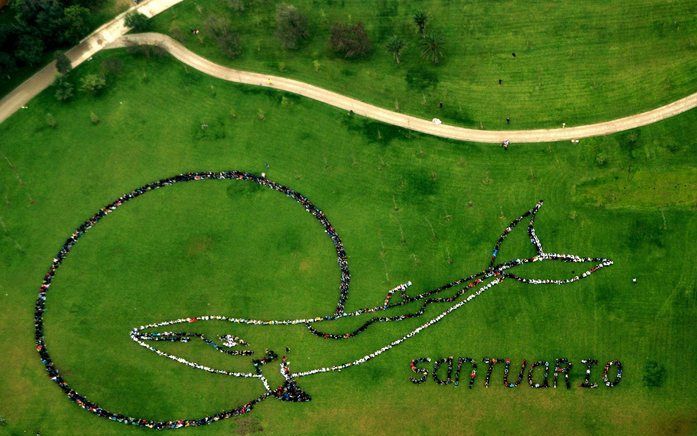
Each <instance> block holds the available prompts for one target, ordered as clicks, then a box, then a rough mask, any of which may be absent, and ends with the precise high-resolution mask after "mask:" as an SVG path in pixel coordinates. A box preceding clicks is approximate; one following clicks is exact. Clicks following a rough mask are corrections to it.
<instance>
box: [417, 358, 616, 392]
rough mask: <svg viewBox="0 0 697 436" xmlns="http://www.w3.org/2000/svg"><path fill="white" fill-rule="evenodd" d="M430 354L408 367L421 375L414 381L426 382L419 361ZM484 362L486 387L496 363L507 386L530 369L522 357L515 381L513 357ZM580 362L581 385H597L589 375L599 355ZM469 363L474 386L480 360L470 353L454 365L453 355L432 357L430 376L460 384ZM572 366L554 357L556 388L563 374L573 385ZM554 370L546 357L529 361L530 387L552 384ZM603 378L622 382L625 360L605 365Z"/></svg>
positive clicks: (611, 383)
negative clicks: (613, 372)
mask: <svg viewBox="0 0 697 436" xmlns="http://www.w3.org/2000/svg"><path fill="white" fill-rule="evenodd" d="M430 362H431V358H430V357H419V358H417V359H412V360H411V361H410V363H409V368H410V370H411V372H413V373H415V374H418V375H419V377H418V378H415V377H409V380H410V381H411V382H412V383H414V384H421V383H424V382H425V381H426V380H428V376H429V369H427V368H423V367H421V366H420V365H422V364H424V363H430ZM482 362H483V363H484V364H485V365H486V366H487V368H486V374H485V376H484V387H486V388H488V387H489V385H490V381H491V375H492V373H493V370H494V366H495V365H496V364H497V363H504V369H503V385H504V386H505V387H506V388H516V387H518V386H519V385H520V384H521V383H522V382H523V378H524V376H525V371H526V369H528V361H527V360H526V359H523V360H522V361H521V365H520V371H519V372H518V377H517V379H516V381H515V382H513V381H510V380H509V375H510V372H511V359H510V358H508V357H506V358H505V359H501V358H494V357H485V358H483V359H482ZM581 362H582V363H583V364H584V365H586V375H585V380H584V382H583V383H582V384H581V387H586V388H596V387H598V385H597V384H594V383H591V382H590V378H591V368H592V367H593V366H595V365H597V364H598V361H597V360H596V359H584V360H581ZM465 363H467V364H470V365H471V372H470V373H469V378H470V381H469V387H470V388H472V387H473V386H474V383H475V379H476V377H477V363H476V361H475V360H474V359H473V358H471V357H459V358H458V359H457V367H456V368H455V358H454V357H453V356H450V357H444V358H440V359H436V360H435V361H433V369H432V372H431V373H430V374H431V376H432V377H433V381H434V382H435V383H436V384H439V385H448V384H451V383H452V384H454V385H455V386H458V385H459V383H460V375H461V372H462V366H463V364H465ZM444 365H446V368H447V369H446V371H447V372H446V377H445V378H443V377H442V376H441V375H440V374H439V372H440V373H442V372H443V370H442V368H443V367H444ZM612 367H615V368H616V369H617V374H616V376H615V379H614V380H612V381H610V379H609V378H610V377H609V372H610V370H611V368H612ZM536 368H542V381H541V382H536V381H535V377H536V375H537V374H539V372H538V373H537V374H536V373H535V370H536ZM572 368H573V363H572V362H571V361H570V360H569V359H567V358H565V357H560V358H557V359H555V361H554V372H553V377H552V387H553V388H557V386H558V384H559V378H560V376H563V378H564V383H565V384H566V388H567V389H570V388H571V380H570V373H571V369H572ZM550 370H551V363H550V362H548V361H544V360H538V361H536V362H534V363H533V364H532V365H530V369H529V370H528V374H527V378H528V385H529V386H530V387H531V388H534V389H540V388H547V387H549V374H550ZM602 379H603V382H604V384H605V386H607V387H609V388H611V387H614V386H616V385H617V384H619V382H620V381H621V380H622V362H620V361H619V360H611V361H609V362H607V364H606V365H605V368H604V370H603V374H602Z"/></svg>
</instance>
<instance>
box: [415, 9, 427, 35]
mask: <svg viewBox="0 0 697 436" xmlns="http://www.w3.org/2000/svg"><path fill="white" fill-rule="evenodd" d="M426 21H428V14H426V12H424V11H417V12H416V13H415V14H414V22H415V23H416V25H417V26H418V27H419V33H420V34H421V36H424V32H425V31H426Z"/></svg>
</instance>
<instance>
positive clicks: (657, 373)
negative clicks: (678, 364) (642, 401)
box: [642, 360, 666, 388]
mask: <svg viewBox="0 0 697 436" xmlns="http://www.w3.org/2000/svg"><path fill="white" fill-rule="evenodd" d="M642 379H643V381H644V384H645V385H646V386H647V387H650V388H658V387H661V386H663V383H664V382H665V379H666V368H665V366H663V365H661V364H660V363H658V362H656V361H653V360H649V361H647V362H646V364H645V365H644V376H643V377H642Z"/></svg>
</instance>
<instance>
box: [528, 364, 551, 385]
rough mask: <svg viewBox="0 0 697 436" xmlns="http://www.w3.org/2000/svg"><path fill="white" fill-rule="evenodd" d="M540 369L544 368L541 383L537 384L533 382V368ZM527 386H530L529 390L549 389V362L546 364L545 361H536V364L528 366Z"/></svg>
mask: <svg viewBox="0 0 697 436" xmlns="http://www.w3.org/2000/svg"><path fill="white" fill-rule="evenodd" d="M540 367H544V372H543V376H542V377H543V378H542V383H537V382H536V381H535V380H534V377H535V368H540ZM528 385H530V387H531V388H535V389H539V388H547V387H549V362H547V361H546V360H538V361H537V362H534V363H533V364H532V365H530V371H528Z"/></svg>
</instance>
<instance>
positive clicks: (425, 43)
mask: <svg viewBox="0 0 697 436" xmlns="http://www.w3.org/2000/svg"><path fill="white" fill-rule="evenodd" d="M443 44H444V41H443V37H442V36H441V35H440V34H438V33H433V32H431V33H429V34H428V35H425V36H424V37H423V39H422V40H421V57H422V58H424V59H428V60H429V61H431V62H432V63H434V64H438V63H440V61H442V60H443V57H444V54H443Z"/></svg>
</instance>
